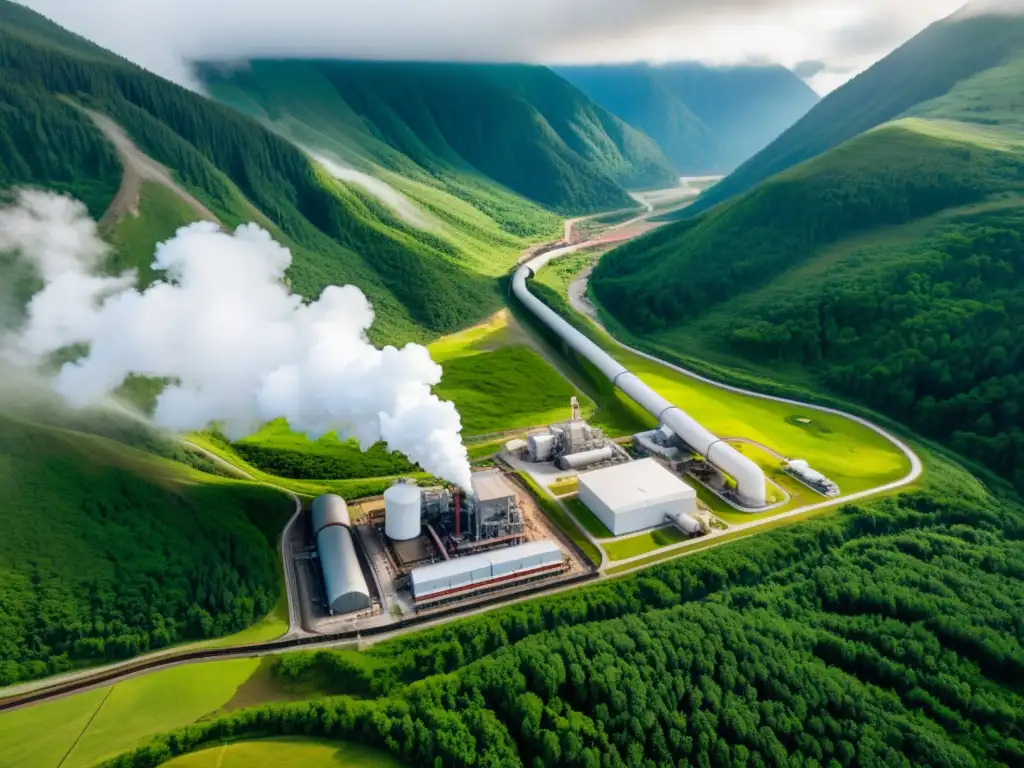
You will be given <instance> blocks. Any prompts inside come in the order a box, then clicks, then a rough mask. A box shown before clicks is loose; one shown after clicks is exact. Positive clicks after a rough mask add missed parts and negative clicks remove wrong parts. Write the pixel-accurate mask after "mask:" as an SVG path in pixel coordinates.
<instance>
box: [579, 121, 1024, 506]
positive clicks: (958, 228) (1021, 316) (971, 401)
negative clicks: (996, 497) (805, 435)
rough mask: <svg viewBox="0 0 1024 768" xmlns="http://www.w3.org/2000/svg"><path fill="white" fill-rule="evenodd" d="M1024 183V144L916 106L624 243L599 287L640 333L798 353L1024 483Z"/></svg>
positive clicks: (838, 386)
mask: <svg viewBox="0 0 1024 768" xmlns="http://www.w3.org/2000/svg"><path fill="white" fill-rule="evenodd" d="M1022 188H1024V159H1022V158H1021V157H1020V156H1019V155H1017V154H1014V153H1011V152H1005V151H1000V150H997V149H993V148H989V147H987V146H985V145H984V144H982V143H973V142H972V141H971V137H970V135H969V134H966V133H957V132H956V131H954V130H953V129H951V128H949V127H948V126H945V125H944V126H942V127H941V128H934V127H933V125H932V124H930V123H924V122H920V121H916V120H910V121H902V122H898V123H895V124H892V125H891V126H886V127H884V128H880V129H876V130H874V131H871V132H869V133H867V134H865V135H863V136H861V137H858V138H857V139H854V140H853V141H851V142H848V143H847V144H844V145H843V146H841V147H839V148H838V149H835V150H832V151H831V152H828V153H826V154H825V155H823V156H822V157H820V158H816V159H815V160H812V161H810V162H808V163H805V164H804V165H802V166H799V167H798V168H794V169H793V170H791V171H788V172H786V173H783V174H780V175H779V176H776V177H774V178H773V179H770V180H769V181H767V182H765V183H764V184H762V185H760V186H758V187H757V188H756V189H754V190H752V191H751V192H749V193H747V194H745V195H743V196H741V197H739V198H737V199H736V200H735V201H730V202H728V203H725V204H723V205H722V206H720V207H718V208H716V209H715V210H713V211H709V212H707V213H706V214H703V215H701V216H698V217H695V218H693V219H689V220H686V221H681V222H678V223H677V224H674V225H671V226H668V227H665V228H664V229H662V230H659V231H657V232H655V233H654V234H652V235H650V236H648V237H646V238H643V239H641V240H638V241H636V242H634V243H631V244H628V245H626V246H624V247H622V248H619V249H617V250H615V251H612V252H611V253H610V254H608V255H607V256H606V257H605V258H604V259H603V260H602V261H601V262H600V264H599V266H598V267H597V269H596V270H595V273H594V278H593V283H592V284H593V290H594V292H595V295H596V296H597V298H598V299H599V300H600V302H601V303H602V304H603V305H604V306H605V307H614V315H615V317H616V318H617V319H619V320H621V321H622V322H623V323H624V324H625V325H626V326H627V327H628V328H629V329H630V330H632V331H634V332H637V333H639V334H646V335H648V336H650V337H651V338H653V339H656V340H657V341H658V342H659V343H661V344H664V345H666V346H668V347H671V348H673V349H679V350H681V351H689V352H692V353H695V354H698V355H699V353H700V351H701V350H714V352H715V354H716V355H718V356H722V355H726V354H727V355H728V356H729V359H730V360H731V361H734V362H735V361H746V362H748V363H749V362H753V363H756V364H760V365H761V366H763V368H764V369H765V370H770V371H771V374H770V375H771V376H772V377H773V378H786V377H787V376H790V377H792V376H795V375H796V374H794V373H793V369H794V367H795V366H794V364H797V366H796V367H798V368H799V370H800V371H801V374H800V377H801V382H800V383H801V384H806V383H808V375H809V376H810V378H811V381H810V385H811V387H812V388H814V389H815V390H820V389H822V388H823V387H824V388H826V389H829V390H831V391H833V392H836V393H840V394H842V395H844V396H847V397H852V398H854V399H857V400H859V401H861V402H863V403H866V404H868V405H870V406H871V407H873V408H876V409H878V410H879V411H881V412H884V413H886V414H888V415H891V416H893V417H895V418H897V419H899V420H900V421H901V422H903V423H905V424H909V425H910V426H912V427H913V428H914V429H916V430H918V431H920V432H921V433H923V434H926V435H928V436H931V437H934V438H937V439H940V440H942V441H943V442H945V443H946V444H948V445H950V446H951V447H954V448H955V449H956V450H958V451H960V452H962V453H963V454H964V455H966V456H970V457H972V458H975V459H977V460H979V461H981V462H983V463H984V464H985V465H987V466H989V467H991V468H992V469H993V470H995V471H997V472H999V473H1000V474H1001V475H1003V476H1004V477H1006V478H1008V479H1010V480H1012V481H1013V482H1014V483H1015V484H1016V485H1017V487H1018V488H1020V489H1024V431H1022V430H1024V400H1022V395H1024V391H1022V386H1024V381H1022V380H1021V379H1020V370H1021V366H1022V364H1024V358H1022V354H1024V336H1022V335H1021V331H1020V328H1021V323H1022V321H1024V283H1022V282H1021V281H1022V275H1024V272H1022V270H1024V261H1022V259H1024V254H1022V247H1024V246H1022V243H1021V236H1020V233H1021V229H1022V225H1024V218H1022V215H1021V208H1020V204H1019V200H1020V198H1019V197H1017V196H1016V195H1017V194H1019V192H1020V190H1021V189H1022ZM698 348H699V349H698Z"/></svg>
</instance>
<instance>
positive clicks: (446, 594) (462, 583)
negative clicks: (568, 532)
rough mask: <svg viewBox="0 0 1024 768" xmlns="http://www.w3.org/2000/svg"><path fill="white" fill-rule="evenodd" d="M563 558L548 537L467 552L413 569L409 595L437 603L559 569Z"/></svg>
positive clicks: (562, 568) (564, 565)
mask: <svg viewBox="0 0 1024 768" xmlns="http://www.w3.org/2000/svg"><path fill="white" fill-rule="evenodd" d="M566 560H567V558H566V556H565V554H564V553H563V552H562V550H561V549H560V548H559V546H558V545H557V544H555V543H554V542H553V541H550V540H547V539H545V540H542V541H531V542H527V543H526V544H519V545H517V546H514V547H504V548H501V549H493V550H489V551H487V552H481V553H479V554H476V555H466V556H465V557H460V558H456V559H453V560H448V561H445V562H440V563H434V564H433V565H425V566H423V567H421V568H417V569H416V570H414V571H413V572H412V573H411V574H410V584H411V589H412V595H413V599H414V601H415V603H416V605H417V607H424V606H428V605H439V604H441V603H444V602H447V601H450V600H453V599H458V598H460V597H464V596H466V595H467V594H481V593H484V592H488V591H491V590H493V589H496V588H500V587H507V586H512V585H514V584H522V583H524V582H528V581H532V580H534V579H538V578H543V577H546V576H552V575H554V574H558V573H561V572H563V571H565V570H566V568H567V565H568V564H567V562H566Z"/></svg>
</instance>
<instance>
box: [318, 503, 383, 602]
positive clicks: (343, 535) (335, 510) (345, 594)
mask: <svg viewBox="0 0 1024 768" xmlns="http://www.w3.org/2000/svg"><path fill="white" fill-rule="evenodd" d="M311 511H312V515H311V517H312V522H313V536H314V537H315V538H316V551H317V554H318V555H319V556H320V566H321V568H322V570H323V574H324V589H325V599H326V602H327V607H328V609H330V611H331V612H332V613H351V612H352V611H361V610H364V609H366V608H369V607H370V590H369V589H368V588H367V586H366V578H365V577H364V576H363V571H362V568H360V566H359V557H358V555H357V554H356V548H355V544H354V543H353V541H352V522H351V520H350V519H349V514H348V506H347V505H346V504H345V500H344V499H343V498H341V497H340V496H335V495H334V494H333V493H328V494H324V495H323V496H317V497H316V498H315V499H313V506H312V510H311Z"/></svg>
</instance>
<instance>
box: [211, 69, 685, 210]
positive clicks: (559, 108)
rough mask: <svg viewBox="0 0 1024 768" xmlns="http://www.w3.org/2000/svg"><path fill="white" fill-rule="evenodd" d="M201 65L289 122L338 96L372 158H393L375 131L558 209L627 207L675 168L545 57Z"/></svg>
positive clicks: (225, 87)
mask: <svg viewBox="0 0 1024 768" xmlns="http://www.w3.org/2000/svg"><path fill="white" fill-rule="evenodd" d="M199 73H200V76H201V77H202V78H203V80H204V82H205V83H207V85H208V87H209V88H210V89H211V92H212V93H214V94H216V95H218V96H219V97H221V98H224V99H225V100H226V101H228V103H232V104H238V105H239V107H240V108H242V109H244V108H245V106H246V102H248V103H250V104H257V105H259V106H260V108H261V109H262V110H263V111H264V112H265V113H266V114H267V115H268V116H269V117H270V118H271V119H277V120H282V121H284V122H285V124H290V123H292V122H294V121H296V120H299V121H302V120H307V119H309V113H310V112H311V111H319V110H323V109H324V107H323V106H322V105H320V104H319V103H316V104H311V103H310V102H311V101H312V100H314V99H315V100H316V101H317V102H320V101H326V103H327V104H332V102H333V104H332V106H331V107H330V108H331V111H332V114H333V115H334V119H335V120H336V121H338V122H340V123H343V124H344V125H345V126H346V129H347V133H349V134H350V135H348V136H346V137H345V141H347V142H349V143H354V144H356V145H357V146H356V147H354V148H355V149H360V148H361V149H364V150H367V151H370V152H371V153H372V155H373V157H374V159H375V160H378V161H380V162H384V163H388V164H392V165H393V164H394V162H395V161H394V160H391V158H389V156H388V154H387V153H383V152H382V151H381V149H380V148H379V147H377V146H376V145H375V142H374V140H376V141H377V142H383V143H384V144H386V145H387V147H389V148H391V149H392V150H396V151H397V152H399V153H401V155H402V156H404V157H405V158H407V159H408V160H411V161H412V162H413V163H414V164H416V165H417V166H419V168H420V169H426V170H427V171H428V172H430V173H431V174H436V175H440V176H442V177H445V176H447V175H450V174H452V173H458V174H463V175H469V176H472V175H481V174H482V175H483V176H485V177H487V178H490V179H493V180H494V181H496V182H498V183H499V184H501V185H503V186H504V187H507V188H508V189H511V190H513V191H515V192H517V193H518V194H520V195H523V196H524V197H526V198H528V199H530V200H533V201H535V202H537V203H540V204H541V205H544V206H546V207H548V208H550V209H552V210H556V211H558V212H559V213H564V214H572V213H587V212H592V211H598V210H603V209H608V208H615V207H623V208H624V207H629V206H631V205H632V201H631V200H630V198H629V197H628V195H626V193H625V191H624V189H623V187H624V186H628V187H642V186H658V185H667V184H671V183H672V181H673V180H674V178H675V174H674V172H673V171H672V170H671V164H670V163H669V161H668V160H667V159H666V158H665V156H664V155H663V154H662V152H661V150H660V149H659V148H658V147H657V145H656V144H655V143H654V142H653V141H652V140H651V139H650V138H649V137H647V136H646V135H644V134H642V133H640V132H638V131H636V130H635V129H633V128H631V127H630V126H628V125H626V124H625V123H624V122H622V120H620V119H619V118H618V117H615V116H614V115H612V114H611V113H609V112H608V111H606V110H605V109H604V108H602V107H600V106H598V105H597V104H595V103H593V102H592V101H590V99H588V98H587V97H586V96H584V94H583V93H581V92H580V91H578V90H577V89H576V88H574V87H573V86H571V85H569V83H567V82H566V81H565V80H563V79H562V78H560V77H558V76H557V75H556V74H555V73H553V72H552V71H551V70H549V69H547V68H545V67H536V66H525V65H482V64H448V63H425V62H415V63H406V62H379V61H378V62H373V61H331V60H324V61H254V62H251V63H250V65H249V67H247V68H245V69H235V70H229V71H225V70H224V68H223V67H218V66H217V65H205V66H201V67H200V68H199ZM310 80H312V82H313V83H319V84H320V85H319V86H318V87H317V89H316V90H315V91H313V90H312V86H311V84H310ZM402 170H405V169H404V168H403V169H402ZM421 172H422V170H421Z"/></svg>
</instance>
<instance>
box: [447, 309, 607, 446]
mask: <svg viewBox="0 0 1024 768" xmlns="http://www.w3.org/2000/svg"><path fill="white" fill-rule="evenodd" d="M429 349H430V354H431V357H432V358H433V359H434V360H435V361H436V362H437V363H439V364H440V365H441V367H442V368H443V370H444V373H443V374H442V377H441V383H440V385H438V386H437V387H435V392H437V394H438V396H439V397H442V398H444V399H447V400H451V401H452V402H453V403H455V406H456V408H458V410H459V414H460V415H461V416H462V431H463V434H464V435H467V436H472V435H481V434H488V433H491V432H500V431H508V430H514V429H521V428H523V427H536V426H541V425H544V424H549V423H551V422H554V421H564V420H566V419H567V418H568V417H569V399H570V398H571V397H572V396H573V395H575V396H576V397H577V398H578V399H579V401H580V408H581V409H582V412H583V415H584V418H587V417H589V416H590V415H591V414H593V412H594V402H593V401H592V400H591V399H590V398H589V397H587V396H586V395H585V394H583V393H582V392H580V391H579V390H578V389H577V388H576V387H575V386H573V385H572V384H571V383H570V382H569V381H568V380H566V378H565V377H564V376H562V374H561V373H559V372H558V371H557V370H555V368H553V367H552V366H551V365H550V364H549V363H548V362H547V361H546V360H545V359H544V358H542V357H541V356H540V355H539V354H538V353H537V352H536V351H535V350H534V349H533V347H532V346H531V344H530V340H529V338H528V337H527V336H526V335H525V333H523V331H522V330H521V329H520V328H519V327H518V326H517V325H516V324H515V323H514V321H512V320H511V319H510V317H509V314H508V312H507V311H502V312H499V313H497V314H496V315H494V316H492V317H491V318H489V319H488V321H487V322H485V323H482V324H480V325H477V326H474V327H473V328H470V329H468V330H465V331H462V332H460V333H457V334H454V335H452V336H446V337H445V338H443V339H439V340H438V341H436V342H434V343H433V344H431V345H430V346H429Z"/></svg>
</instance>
